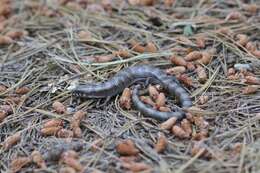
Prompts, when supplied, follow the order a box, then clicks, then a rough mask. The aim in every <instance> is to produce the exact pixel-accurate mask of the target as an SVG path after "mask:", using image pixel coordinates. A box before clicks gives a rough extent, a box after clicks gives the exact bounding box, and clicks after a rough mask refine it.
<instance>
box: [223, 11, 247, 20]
mask: <svg viewBox="0 0 260 173" xmlns="http://www.w3.org/2000/svg"><path fill="white" fill-rule="evenodd" d="M228 20H245V16H243V15H242V14H241V13H240V12H238V11H232V12H230V13H229V14H228V15H227V16H226V18H225V21H228Z"/></svg>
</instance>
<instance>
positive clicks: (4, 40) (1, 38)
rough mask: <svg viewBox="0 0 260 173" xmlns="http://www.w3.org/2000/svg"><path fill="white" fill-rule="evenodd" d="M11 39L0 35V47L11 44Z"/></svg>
mask: <svg viewBox="0 0 260 173" xmlns="http://www.w3.org/2000/svg"><path fill="white" fill-rule="evenodd" d="M13 42H14V41H13V39H12V38H10V37H8V36H3V35H0V45H6V44H11V43H13Z"/></svg>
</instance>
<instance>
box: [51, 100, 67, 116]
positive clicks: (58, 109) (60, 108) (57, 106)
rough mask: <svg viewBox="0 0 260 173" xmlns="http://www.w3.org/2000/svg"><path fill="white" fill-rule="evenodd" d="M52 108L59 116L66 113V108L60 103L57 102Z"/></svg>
mask: <svg viewBox="0 0 260 173" xmlns="http://www.w3.org/2000/svg"><path fill="white" fill-rule="evenodd" d="M52 107H53V109H54V110H55V111H56V112H57V113H58V114H63V113H65V112H66V107H65V106H64V105H63V104H62V103H61V102H59V101H55V102H54V103H53V104H52Z"/></svg>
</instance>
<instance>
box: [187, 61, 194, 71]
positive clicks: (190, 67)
mask: <svg viewBox="0 0 260 173" xmlns="http://www.w3.org/2000/svg"><path fill="white" fill-rule="evenodd" d="M186 67H187V69H188V70H189V71H193V70H195V65H194V63H193V62H187V66H186Z"/></svg>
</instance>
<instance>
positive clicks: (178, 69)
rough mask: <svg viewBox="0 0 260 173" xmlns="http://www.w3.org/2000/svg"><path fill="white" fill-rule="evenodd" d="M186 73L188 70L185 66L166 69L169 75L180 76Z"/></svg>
mask: <svg viewBox="0 0 260 173" xmlns="http://www.w3.org/2000/svg"><path fill="white" fill-rule="evenodd" d="M185 71H186V68H185V67H183V66H176V67H172V68H169V69H166V73H167V74H169V75H178V74H182V73H184V72H185Z"/></svg>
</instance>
